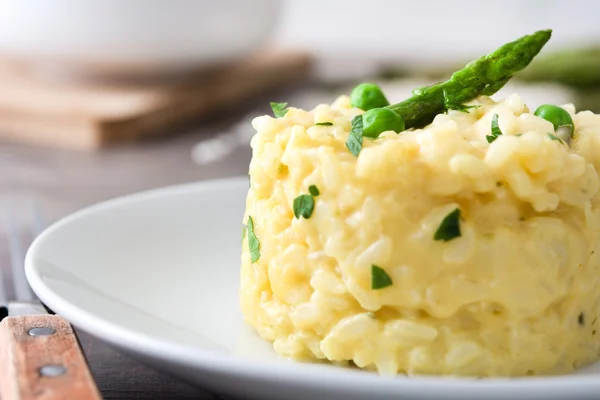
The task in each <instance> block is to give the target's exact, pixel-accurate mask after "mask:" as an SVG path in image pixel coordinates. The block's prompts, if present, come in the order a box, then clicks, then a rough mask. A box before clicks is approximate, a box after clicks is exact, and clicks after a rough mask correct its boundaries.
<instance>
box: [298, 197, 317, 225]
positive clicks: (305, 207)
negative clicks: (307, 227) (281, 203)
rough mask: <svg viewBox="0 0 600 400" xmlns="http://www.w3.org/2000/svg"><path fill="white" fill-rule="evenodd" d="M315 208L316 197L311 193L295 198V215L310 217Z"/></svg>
mask: <svg viewBox="0 0 600 400" xmlns="http://www.w3.org/2000/svg"><path fill="white" fill-rule="evenodd" d="M314 208H315V199H313V197H312V196H311V195H310V194H301V195H300V196H298V197H296V198H295V199H294V216H295V217H296V218H298V219H300V217H304V218H305V219H309V218H310V216H311V215H312V212H313V209H314Z"/></svg>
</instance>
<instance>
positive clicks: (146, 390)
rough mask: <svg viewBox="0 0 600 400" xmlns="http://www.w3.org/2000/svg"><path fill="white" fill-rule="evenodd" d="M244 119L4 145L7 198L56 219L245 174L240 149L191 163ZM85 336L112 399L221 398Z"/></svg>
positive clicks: (2, 253) (245, 153)
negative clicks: (119, 136)
mask: <svg viewBox="0 0 600 400" xmlns="http://www.w3.org/2000/svg"><path fill="white" fill-rule="evenodd" d="M261 104H265V105H266V104H268V103H261ZM267 107H268V106H267ZM247 111H248V110H246V112H247ZM264 112H265V113H266V112H267V109H265V110H264ZM242 115H244V112H243V111H241V110H240V112H238V113H236V115H235V116H227V117H223V116H221V117H220V118H215V119H214V120H212V121H205V122H204V123H203V124H202V127H201V128H198V129H194V130H192V131H190V132H188V133H184V134H181V135H178V136H176V137H172V138H170V139H168V140H156V141H153V142H147V143H143V144H137V145H131V146H128V147H121V148H115V149H112V150H107V151H103V152H99V153H78V152H70V151H62V150H53V149H43V148H32V147H26V146H21V145H14V144H8V143H0V194H1V195H2V197H12V198H17V199H20V198H23V199H26V198H30V199H34V200H35V201H36V202H37V203H38V204H39V206H40V209H41V211H42V214H43V215H44V217H45V218H46V219H47V221H48V222H52V221H54V220H56V219H58V218H60V217H62V216H64V215H66V214H68V213H71V212H73V211H75V210H77V209H79V208H82V207H85V206H87V205H90V204H92V203H96V202H98V201H102V200H105V199H108V198H111V197H115V196H120V195H124V194H127V193H132V192H136V191H139V190H144V189H149V188H156V187H161V186H167V185H173V184H177V183H184V182H193V181H198V180H203V179H211V178H219V177H227V176H235V175H244V174H247V171H248V163H249V161H250V156H251V152H250V148H249V147H240V148H238V149H237V150H235V151H234V152H233V153H231V154H229V155H228V156H225V157H224V158H223V159H221V160H218V161H216V162H214V163H212V164H210V165H206V166H198V165H196V164H194V163H193V162H192V160H191V158H190V150H191V148H192V146H193V145H194V144H195V143H197V142H199V141H201V140H204V139H206V138H209V137H211V136H214V135H215V134H218V133H220V132H223V131H224V130H226V129H227V128H229V127H230V126H231V125H232V123H235V122H236V120H237V119H238V118H240V117H241V116H242ZM248 128H249V129H252V128H251V127H250V126H249V127H248ZM2 229H3V228H2V225H1V224H0V266H2V267H4V266H7V265H8V251H7V246H6V245H5V244H4V243H2V242H3V241H4V232H2ZM79 335H80V339H81V343H82V347H83V349H84V352H85V354H86V356H87V358H88V361H89V364H90V367H91V370H92V373H93V375H94V377H95V379H96V382H97V384H98V387H99V389H100V390H101V392H102V394H103V396H104V398H105V399H127V400H135V399H169V400H178V399H218V398H219V397H218V396H217V395H215V394H212V393H208V392H206V391H203V390H200V389H197V388H193V387H190V386H189V385H186V384H184V383H181V382H179V381H177V380H175V379H172V378H170V377H168V376H166V375H164V374H161V373H158V372H155V371H153V370H151V369H149V368H147V367H145V366H143V365H141V364H139V363H137V362H136V361H133V360H131V359H129V358H128V357H126V356H124V355H122V354H120V353H118V352H117V351H115V350H113V349H112V348H111V347H109V346H107V345H106V344H104V343H103V342H102V341H100V340H98V339H96V338H94V337H92V336H90V335H88V334H85V333H83V332H79Z"/></svg>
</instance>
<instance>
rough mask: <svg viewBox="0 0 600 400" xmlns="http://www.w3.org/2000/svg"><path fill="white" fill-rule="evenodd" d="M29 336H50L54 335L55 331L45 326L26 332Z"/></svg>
mask: <svg viewBox="0 0 600 400" xmlns="http://www.w3.org/2000/svg"><path fill="white" fill-rule="evenodd" d="M27 333H28V334H29V335H30V336H50V335H54V334H55V333H56V331H55V330H54V329H53V328H49V327H47V326H41V327H39V328H31V329H30V330H29V332H27Z"/></svg>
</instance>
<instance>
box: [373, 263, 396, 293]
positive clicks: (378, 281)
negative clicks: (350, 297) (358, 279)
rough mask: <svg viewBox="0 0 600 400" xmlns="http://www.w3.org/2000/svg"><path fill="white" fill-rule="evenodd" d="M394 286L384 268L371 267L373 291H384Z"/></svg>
mask: <svg viewBox="0 0 600 400" xmlns="http://www.w3.org/2000/svg"><path fill="white" fill-rule="evenodd" d="M388 286H392V278H390V276H389V275H388V274H387V272H385V270H384V269H383V268H380V267H378V266H377V265H372V266H371V289H373V290H377V289H383V288H386V287H388Z"/></svg>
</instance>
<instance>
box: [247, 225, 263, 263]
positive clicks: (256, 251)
mask: <svg viewBox="0 0 600 400" xmlns="http://www.w3.org/2000/svg"><path fill="white" fill-rule="evenodd" d="M247 229H248V248H249V249H250V261H251V262H256V261H258V259H259V258H260V242H259V241H258V238H257V237H256V234H254V220H252V217H251V216H248V225H247Z"/></svg>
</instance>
